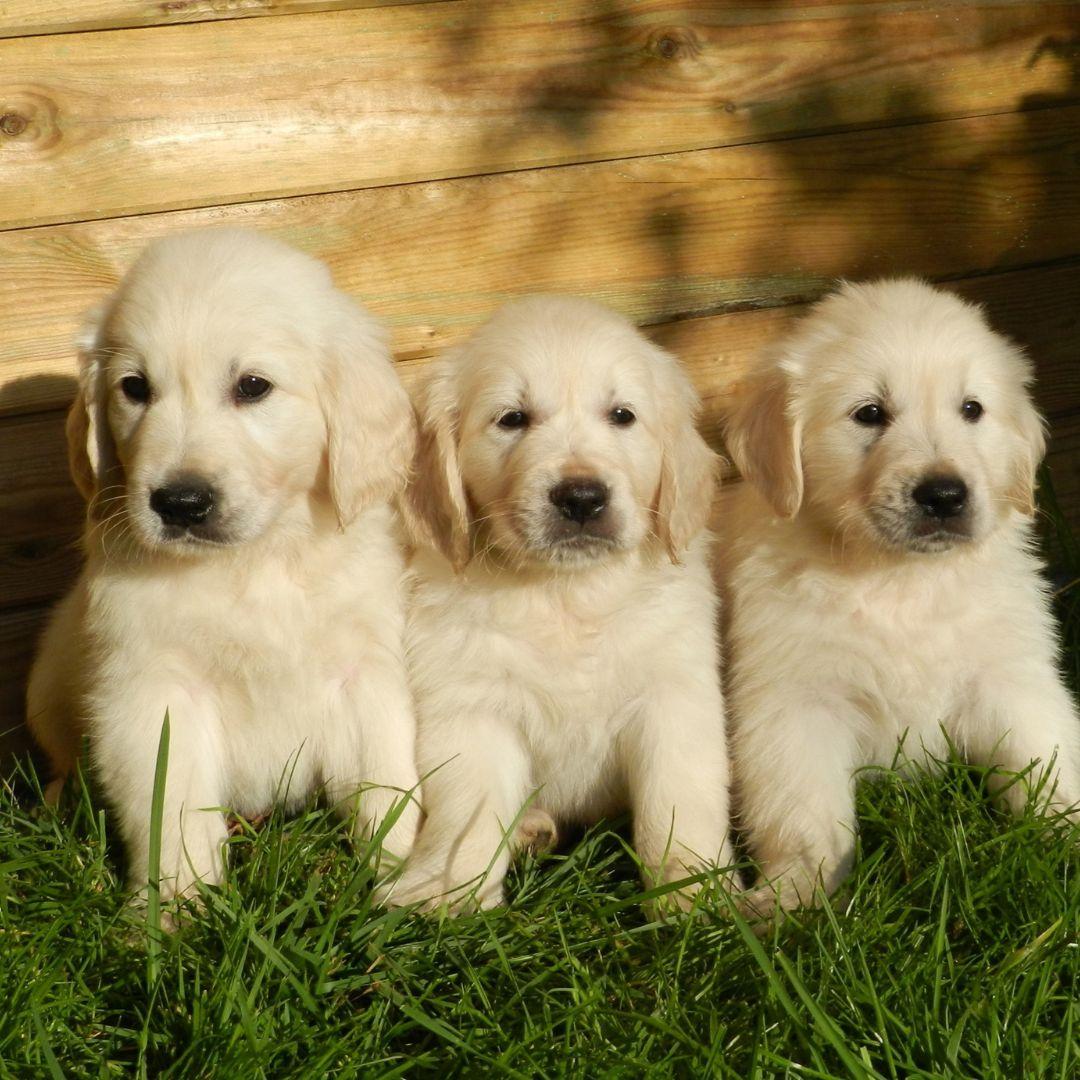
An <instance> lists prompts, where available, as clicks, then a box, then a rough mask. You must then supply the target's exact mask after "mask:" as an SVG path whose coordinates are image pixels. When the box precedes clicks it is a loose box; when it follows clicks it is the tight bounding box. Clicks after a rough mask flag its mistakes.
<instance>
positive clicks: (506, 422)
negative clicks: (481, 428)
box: [495, 409, 529, 431]
mask: <svg viewBox="0 0 1080 1080" xmlns="http://www.w3.org/2000/svg"><path fill="white" fill-rule="evenodd" d="M495 423H496V424H498V425H499V427H501V428H505V429H506V430H507V431H514V430H515V429H517V428H524V427H528V426H529V414H528V413H527V412H523V411H522V410H521V409H511V410H510V412H504V413H503V414H502V416H500V417H499V419H498V420H496V421H495Z"/></svg>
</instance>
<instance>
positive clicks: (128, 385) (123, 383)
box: [120, 375, 150, 405]
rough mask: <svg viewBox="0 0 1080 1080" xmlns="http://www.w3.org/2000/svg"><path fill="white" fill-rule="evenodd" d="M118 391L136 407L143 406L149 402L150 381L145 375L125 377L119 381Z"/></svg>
mask: <svg viewBox="0 0 1080 1080" xmlns="http://www.w3.org/2000/svg"><path fill="white" fill-rule="evenodd" d="M120 389H121V390H123V392H124V397H126V398H127V399H128V401H134V402H135V404H136V405H145V404H146V403H147V402H148V401H149V400H150V380H149V379H148V378H147V377H146V376H145V375H125V376H124V377H123V378H122V379H121V380H120Z"/></svg>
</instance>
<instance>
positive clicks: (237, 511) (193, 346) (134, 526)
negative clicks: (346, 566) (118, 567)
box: [68, 229, 414, 553]
mask: <svg viewBox="0 0 1080 1080" xmlns="http://www.w3.org/2000/svg"><path fill="white" fill-rule="evenodd" d="M80 344H81V351H80V373H79V380H80V390H79V394H78V396H77V399H76V401H75V404H74V405H73V407H72V411H71V413H70V415H69V420H68V437H69V449H70V455H71V466H72V473H73V475H74V477H75V480H76V483H77V484H78V485H79V487H80V489H81V490H82V492H83V494H84V496H85V497H86V498H87V499H88V501H89V504H90V516H91V519H92V520H93V519H97V520H101V519H104V518H109V519H112V518H118V519H122V521H123V523H124V524H125V525H126V526H127V528H126V529H119V528H117V529H103V530H102V534H103V535H106V536H107V535H125V536H130V537H131V538H132V539H134V540H135V541H136V542H137V543H138V544H139V545H140V546H141V547H142V548H144V549H146V548H149V549H155V550H168V551H172V552H176V553H189V552H198V551H205V550H208V549H210V548H213V547H222V546H229V545H236V544H243V543H248V542H251V541H253V540H255V539H257V538H259V537H261V536H263V535H264V534H267V533H269V532H271V531H272V530H274V529H275V528H277V527H278V526H282V527H288V523H289V522H290V521H293V520H298V519H299V517H302V516H303V515H304V514H305V513H306V514H307V515H308V518H309V519H310V515H311V513H312V512H316V513H317V512H320V511H319V509H318V504H320V503H325V504H326V511H327V512H328V513H334V514H336V516H337V519H338V521H339V522H341V523H342V524H345V523H347V522H348V521H349V520H351V519H352V518H353V517H355V515H356V514H357V513H358V512H359V511H360V509H361V508H362V507H363V506H364V505H365V504H366V503H367V502H369V501H372V500H376V499H387V498H390V497H392V496H393V495H394V493H395V492H396V491H397V490H398V489H399V488H400V487H403V485H404V480H405V476H406V475H407V471H408V465H409V462H410V460H411V456H412V452H413V441H414V423H413V417H412V412H411V409H410V408H409V403H408V399H407V396H406V394H405V392H404V390H403V388H402V387H401V384H400V383H399V381H398V379H397V376H396V374H395V373H394V371H393V368H392V365H391V362H390V358H389V354H388V350H387V345H386V341H385V338H384V335H383V334H382V332H381V331H380V329H379V328H378V326H377V324H376V323H375V322H374V320H373V319H372V318H371V317H370V316H369V315H367V314H366V313H365V312H364V311H363V310H362V309H360V308H359V307H358V306H357V305H356V304H354V303H353V302H352V301H351V300H349V299H348V298H347V297H346V296H345V295H344V294H342V293H340V292H338V291H337V290H336V289H335V288H334V287H333V285H332V283H331V280H330V275H329V273H328V271H327V269H326V268H325V266H323V265H322V264H321V263H319V262H317V261H316V260H314V259H312V258H309V257H308V256H307V255H304V254H302V253H301V252H299V251H296V250H294V249H293V248H290V247H288V246H286V245H285V244H282V243H279V242H278V241H275V240H272V239H270V238H268V237H265V236H260V235H258V234H256V233H253V232H248V231H245V230H240V229H210V230H201V231H197V232H192V233H186V234H181V235H178V236H174V237H169V238H167V239H164V240H159V241H157V242H156V243H154V244H151V245H150V247H149V248H147V250H146V251H145V252H144V253H143V255H142V256H141V257H140V258H139V259H138V261H137V262H136V263H135V265H134V266H133V267H132V269H131V271H130V272H129V273H128V274H127V276H126V277H125V278H124V280H123V281H122V282H121V284H120V287H119V288H118V289H117V291H116V293H115V294H114V295H113V296H112V297H111V298H110V299H109V300H108V301H107V302H106V304H104V305H103V306H102V308H101V309H99V310H98V311H97V312H95V313H94V314H92V315H91V317H90V319H89V321H88V325H87V328H86V330H85V331H84V334H83V340H82V341H81V343H80ZM313 506H314V507H315V509H314V511H313Z"/></svg>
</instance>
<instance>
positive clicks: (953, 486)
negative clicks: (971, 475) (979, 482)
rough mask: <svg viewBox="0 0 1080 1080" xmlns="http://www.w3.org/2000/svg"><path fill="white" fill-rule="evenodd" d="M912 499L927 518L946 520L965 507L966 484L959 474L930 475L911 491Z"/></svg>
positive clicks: (966, 500) (961, 511) (956, 514)
mask: <svg viewBox="0 0 1080 1080" xmlns="http://www.w3.org/2000/svg"><path fill="white" fill-rule="evenodd" d="M911 497H912V499H914V500H915V502H916V504H917V505H918V506H919V507H920V508H921V510H922V512H923V513H924V514H925V515H926V516H927V517H929V518H936V519H937V520H938V521H947V520H949V519H950V518H955V517H959V516H960V515H961V514H962V513H963V512H964V510H965V509H966V508H967V503H968V489H967V484H965V483H964V481H963V480H961V479H960V477H959V476H931V477H927V478H926V479H925V480H923V481H922V482H921V483H920V484H919V485H918V486H917V487H916V488H915V489H914V490H913V491H912V493H911Z"/></svg>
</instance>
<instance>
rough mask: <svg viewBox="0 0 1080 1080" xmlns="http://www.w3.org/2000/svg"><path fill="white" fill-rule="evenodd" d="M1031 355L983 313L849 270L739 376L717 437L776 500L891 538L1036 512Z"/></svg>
mask: <svg viewBox="0 0 1080 1080" xmlns="http://www.w3.org/2000/svg"><path fill="white" fill-rule="evenodd" d="M1031 378H1032V373H1031V367H1030V364H1029V363H1028V361H1027V360H1026V358H1025V357H1024V356H1023V354H1022V353H1021V352H1020V350H1019V349H1017V348H1016V347H1015V346H1014V345H1012V344H1011V343H1010V342H1009V341H1007V340H1006V339H1005V338H1003V337H1001V336H1000V335H999V334H996V333H994V332H993V331H992V330H991V329H990V328H989V326H988V325H987V323H986V320H985V319H984V317H983V315H982V312H981V311H980V310H979V309H978V308H975V307H973V306H972V305H970V304H967V303H965V302H964V301H962V300H959V299H957V298H956V297H954V296H951V295H949V294H947V293H944V292H940V291H938V290H936V289H933V288H931V287H930V286H928V285H926V284H924V283H922V282H919V281H913V280H893V281H881V282H875V283H872V284H868V285H850V284H849V285H844V286H843V287H842V288H841V289H840V290H839V291H838V292H837V293H835V294H833V295H831V296H829V297H827V298H826V299H824V300H822V301H821V302H820V303H819V304H817V305H816V306H815V308H814V309H813V310H812V312H811V313H810V314H809V315H808V316H807V317H806V318H805V319H804V320H803V322H802V323H801V325H800V326H799V328H798V329H797V330H796V331H795V333H794V334H793V335H792V337H791V338H790V339H789V340H788V341H787V342H786V343H784V344H783V345H782V346H781V348H780V351H779V356H778V357H776V358H773V359H771V360H770V361H769V363H767V364H766V365H765V366H763V367H762V368H760V369H759V370H758V371H757V372H756V373H754V374H753V375H752V376H750V377H749V378H748V379H747V380H746V381H745V383H744V384H742V386H741V387H740V388H739V389H738V392H737V393H736V394H735V396H734V403H733V405H732V406H731V408H730V409H729V410H728V415H727V417H726V427H725V432H726V439H727V446H728V450H729V452H730V453H731V455H732V457H733V458H734V460H735V463H736V464H737V465H738V467H739V470H740V471H741V472H742V474H743V476H744V477H745V478H746V479H747V480H749V481H750V482H751V483H753V484H755V485H756V486H757V487H758V488H759V489H760V490H761V491H762V493H763V494H764V495H765V496H766V497H767V498H768V499H769V501H770V502H771V503H772V505H773V507H774V509H775V510H776V512H777V513H778V514H780V515H782V516H785V517H793V516H794V515H795V514H796V513H799V512H800V508H802V512H803V513H810V514H813V515H816V516H817V517H818V518H819V519H820V520H821V521H823V522H824V523H825V524H826V525H827V526H828V527H829V528H831V529H832V530H834V531H835V532H836V533H837V534H838V535H840V536H841V537H843V538H845V539H849V538H850V539H855V538H858V539H861V540H862V541H864V542H868V543H870V544H872V545H875V546H877V547H878V548H884V549H889V550H894V551H913V552H940V551H946V550H949V549H951V548H954V547H958V546H960V545H965V544H969V543H972V542H978V541H980V540H982V539H984V538H985V537H986V536H988V535H989V534H990V533H991V532H993V531H994V529H996V528H997V527H998V525H999V524H1000V523H1001V522H1002V521H1004V520H1005V519H1006V518H1007V517H1008V516H1009V515H1010V514H1012V513H1013V512H1014V511H1017V510H1019V511H1020V512H1021V513H1023V514H1026V515H1030V514H1032V513H1033V512H1034V484H1035V470H1036V468H1037V466H1038V463H1039V461H1040V460H1041V459H1042V455H1043V452H1044V449H1045V443H1044V437H1043V427H1042V422H1041V420H1040V418H1039V416H1038V414H1037V413H1036V412H1035V409H1034V407H1033V405H1032V403H1031V398H1030V395H1029V393H1028V386H1029V384H1030V382H1031Z"/></svg>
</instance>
